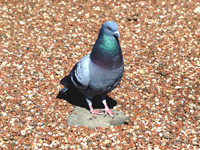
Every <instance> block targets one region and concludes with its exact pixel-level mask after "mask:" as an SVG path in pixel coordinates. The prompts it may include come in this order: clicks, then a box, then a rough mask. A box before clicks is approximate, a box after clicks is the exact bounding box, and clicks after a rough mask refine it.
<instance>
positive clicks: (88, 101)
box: [86, 98, 103, 117]
mask: <svg viewBox="0 0 200 150" xmlns="http://www.w3.org/2000/svg"><path fill="white" fill-rule="evenodd" d="M86 101H87V103H88V106H89V108H90V112H91V113H92V116H93V117H94V114H97V115H103V113H101V112H99V111H95V110H94V109H93V107H92V102H91V100H89V99H88V98H86Z"/></svg>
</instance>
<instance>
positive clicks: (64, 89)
mask: <svg viewBox="0 0 200 150" xmlns="http://www.w3.org/2000/svg"><path fill="white" fill-rule="evenodd" d="M67 90H68V88H66V87H64V88H63V89H62V90H61V91H60V93H59V94H63V93H65V92H67Z"/></svg>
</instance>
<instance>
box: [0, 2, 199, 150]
mask: <svg viewBox="0 0 200 150" xmlns="http://www.w3.org/2000/svg"><path fill="white" fill-rule="evenodd" d="M108 20H112V21H115V22H117V23H118V25H119V32H120V36H121V38H120V39H119V40H120V43H121V47H122V51H123V56H124V62H125V73H124V76H123V79H122V82H121V83H120V85H119V86H118V88H116V89H115V90H114V91H113V92H112V93H110V94H109V96H110V97H112V98H113V99H115V100H116V101H117V102H118V103H117V106H116V107H115V109H117V110H120V111H122V112H124V113H125V114H126V115H127V116H129V117H130V118H131V123H130V124H129V125H122V126H117V127H111V128H105V129H103V128H96V129H89V128H86V127H75V126H68V125H67V124H66V122H67V117H68V116H69V114H70V113H71V111H72V110H73V108H74V106H73V105H72V104H70V103H68V102H67V101H65V100H62V99H56V96H57V94H58V91H59V90H60V89H61V88H62V86H61V85H60V83H59V82H60V79H62V78H63V77H64V76H65V75H67V74H68V73H69V71H70V70H71V69H72V67H73V66H74V64H75V63H76V62H78V61H79V60H80V59H81V58H82V57H83V56H84V55H86V54H88V53H89V52H90V51H91V49H92V46H93V44H94V42H95V40H96V38H97V36H98V32H99V29H100V27H101V24H102V23H104V22H105V21H108ZM199 53H200V2H199V1H198V0H178V1H175V0H169V1H153V0H150V1H133V0H129V1H117V0H115V1H112V2H111V1H108V2H104V1H99V0H98V1H91V0H80V1H76V0H73V1H72V0H70V1H61V0H54V1H47V0H46V1H44V0H38V1H34V0H33V1H32V2H28V1H26V0H24V1H14V2H13V1H9V0H7V1H6V0H5V1H3V2H2V1H1V2H0V86H1V90H0V148H1V149H45V148H47V149H131V148H132V149H157V150H158V149H163V150H164V149H194V150H195V149H199V148H200V57H199V56H200V54H199Z"/></svg>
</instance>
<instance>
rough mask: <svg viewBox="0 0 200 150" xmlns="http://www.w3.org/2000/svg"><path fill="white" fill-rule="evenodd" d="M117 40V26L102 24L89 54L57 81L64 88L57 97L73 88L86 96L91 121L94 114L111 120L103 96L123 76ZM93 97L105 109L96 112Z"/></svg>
mask: <svg viewBox="0 0 200 150" xmlns="http://www.w3.org/2000/svg"><path fill="white" fill-rule="evenodd" d="M119 37H120V35H119V31H118V25H117V23H115V22H113V21H107V22H105V23H103V24H102V27H101V29H100V31H99V35H98V38H97V40H96V42H95V44H94V46H93V49H92V51H91V53H89V54H87V55H85V56H84V57H83V58H82V59H81V60H80V61H79V62H78V63H77V64H76V65H75V66H74V67H73V69H72V70H71V72H70V73H69V74H68V75H67V76H65V77H64V78H63V79H62V80H61V81H60V83H61V84H62V85H64V86H65V87H64V88H63V89H62V90H61V91H60V93H59V95H62V94H64V93H66V92H67V91H68V89H69V88H71V87H74V86H75V87H76V88H77V89H78V90H79V91H80V92H82V93H83V94H84V95H85V96H86V101H87V103H88V106H89V109H90V112H91V114H92V116H93V117H94V114H98V115H104V116H106V115H110V116H111V117H112V118H113V117H114V116H113V115H114V114H116V113H114V112H112V111H111V110H110V109H109V107H108V105H107V103H106V96H107V94H108V93H109V92H111V91H112V90H113V89H114V88H115V87H116V86H117V85H118V83H119V82H120V81H121V78H122V76H123V72H124V61H123V56H122V51H121V47H120V44H119V40H118V38H119ZM97 95H98V96H99V97H100V98H101V100H102V103H103V104H104V106H105V108H104V109H102V110H101V111H96V110H94V109H93V107H92V99H93V98H94V96H97Z"/></svg>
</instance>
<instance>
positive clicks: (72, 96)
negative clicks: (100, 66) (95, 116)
mask: <svg viewBox="0 0 200 150" xmlns="http://www.w3.org/2000/svg"><path fill="white" fill-rule="evenodd" d="M56 98H59V99H64V100H66V101H67V102H69V103H70V104H72V105H75V106H80V107H83V108H86V109H88V110H89V106H88V104H87V102H86V100H85V98H86V97H85V95H84V94H83V93H81V92H80V91H79V90H78V89H77V88H76V87H73V88H70V89H69V90H68V91H67V92H66V93H64V94H62V95H61V94H60V93H58V95H57V97H56ZM106 102H107V105H108V107H109V108H113V107H114V106H116V105H117V101H116V100H114V99H112V98H111V97H109V96H107V97H106ZM92 106H93V108H94V109H97V108H104V105H103V103H102V101H101V99H100V97H99V96H96V97H94V98H93V99H92Z"/></svg>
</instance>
